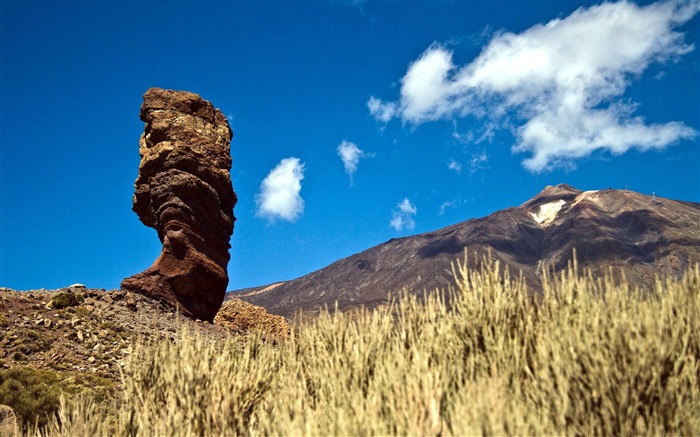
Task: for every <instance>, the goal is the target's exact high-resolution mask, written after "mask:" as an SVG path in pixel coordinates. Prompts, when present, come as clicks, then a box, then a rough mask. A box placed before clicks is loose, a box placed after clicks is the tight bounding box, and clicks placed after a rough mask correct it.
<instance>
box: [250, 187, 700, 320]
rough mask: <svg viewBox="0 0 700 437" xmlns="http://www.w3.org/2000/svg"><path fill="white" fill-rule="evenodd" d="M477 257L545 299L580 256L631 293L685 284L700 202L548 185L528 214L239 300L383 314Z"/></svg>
mask: <svg viewBox="0 0 700 437" xmlns="http://www.w3.org/2000/svg"><path fill="white" fill-rule="evenodd" d="M465 250H467V251H468V252H469V259H468V260H466V261H467V262H468V264H469V268H475V267H477V265H478V264H479V263H480V262H481V259H482V257H484V256H489V257H490V258H491V259H496V260H499V261H500V262H501V263H502V265H504V266H506V267H507V268H508V269H509V270H510V272H511V273H515V275H516V276H517V275H518V272H521V273H522V278H523V280H524V281H525V282H526V284H527V286H528V290H530V291H533V292H537V290H540V289H541V286H542V282H541V281H542V275H543V274H545V273H546V272H547V271H548V270H549V269H550V268H551V269H553V270H554V271H559V270H562V269H565V268H566V267H567V265H568V263H569V262H570V261H571V259H572V257H573V253H574V250H575V251H576V257H577V259H578V264H579V266H580V267H581V268H586V269H590V270H591V272H592V274H593V275H594V276H601V275H603V274H607V273H609V272H613V274H614V275H616V276H619V275H620V274H621V272H624V275H625V277H626V278H627V281H628V282H629V283H630V284H631V286H632V287H635V286H638V287H640V288H644V287H645V286H646V285H647V284H650V283H653V282H654V277H655V275H666V276H675V277H678V276H680V275H682V274H683V273H684V271H685V270H687V269H688V268H691V267H692V266H694V265H695V264H696V263H699V262H700V204H698V203H693V202H680V201H676V200H671V199H664V198H661V197H656V196H647V195H644V194H640V193H636V192H633V191H627V190H613V189H604V190H590V191H581V190H579V189H576V188H574V187H571V186H569V185H566V184H559V185H556V186H548V187H545V188H544V189H543V190H542V191H541V192H540V193H539V194H537V195H536V196H535V197H533V198H532V199H530V200H528V201H527V202H525V203H524V204H522V205H521V206H520V207H516V208H507V209H504V210H501V211H496V212H494V213H493V214H491V215H489V216H487V217H483V218H478V219H472V220H468V221H465V222H462V223H457V224H454V225H452V226H448V227H446V228H443V229H438V230H436V231H433V232H428V233H424V234H419V235H414V236H409V237H403V238H401V239H396V240H390V241H388V242H386V243H384V244H381V245H379V246H376V247H373V248H370V249H367V250H365V251H363V252H360V253H357V254H355V255H352V256H350V257H347V258H345V259H342V260H339V261H336V262H335V263H333V264H331V265H329V266H327V267H325V268H323V269H321V270H318V271H316V272H313V273H310V274H308V275H306V276H303V277H301V278H298V279H295V280H292V281H288V282H285V283H283V284H280V285H279V286H276V287H274V289H269V290H268V291H264V292H262V291H261V292H260V293H255V294H250V295H240V298H241V299H242V300H244V301H248V302H250V303H253V304H256V305H259V306H262V307H265V308H266V309H267V310H268V312H270V313H273V314H281V315H284V316H287V317H292V316H293V315H294V313H295V311H297V310H302V311H305V312H307V311H310V312H314V311H316V310H317V309H318V308H319V307H323V306H325V305H327V306H328V307H329V308H333V307H334V306H335V304H336V302H337V304H338V308H339V309H340V310H341V311H342V310H347V309H352V308H355V307H358V306H365V307H368V308H375V307H378V306H381V305H384V304H386V302H387V296H388V295H389V293H393V292H396V291H399V290H402V289H407V290H410V292H411V293H415V294H419V295H420V294H423V293H425V292H427V291H433V290H435V289H446V288H447V287H449V286H451V285H453V284H454V278H453V277H452V269H451V264H452V263H453V262H454V261H455V260H456V259H458V258H462V257H463V256H464V252H465Z"/></svg>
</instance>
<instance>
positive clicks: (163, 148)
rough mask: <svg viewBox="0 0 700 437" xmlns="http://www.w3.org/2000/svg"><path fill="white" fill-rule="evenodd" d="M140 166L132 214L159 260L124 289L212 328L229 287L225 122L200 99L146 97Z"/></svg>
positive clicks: (164, 94)
mask: <svg viewBox="0 0 700 437" xmlns="http://www.w3.org/2000/svg"><path fill="white" fill-rule="evenodd" d="M143 100H144V101H143V105H142V106H141V120H143V121H144V122H146V127H145V131H144V133H143V135H142V136H141V141H140V155H141V163H140V165H139V175H138V178H137V179H136V182H135V187H136V192H135V194H134V199H133V210H134V211H135V212H136V213H137V214H138V216H139V218H140V219H141V221H142V222H143V223H144V224H145V225H146V226H150V227H153V228H155V229H156V230H157V231H158V237H159V238H160V240H161V242H162V243H163V249H162V252H161V255H160V256H159V257H158V259H156V261H155V262H154V263H153V265H152V266H151V267H150V268H148V269H147V270H145V271H143V272H141V273H138V274H136V275H134V276H131V277H129V278H126V279H124V281H123V282H122V285H121V288H122V289H124V290H127V291H131V292H137V293H140V294H143V295H146V296H150V297H153V298H156V299H158V300H160V301H162V302H165V303H167V304H168V305H170V306H172V307H176V308H179V310H180V312H181V313H182V314H184V315H186V316H188V317H192V318H197V319H203V320H208V321H211V320H213V319H214V316H215V315H216V312H217V311H218V310H219V308H220V307H221V303H222V302H223V300H224V295H225V292H226V286H227V285H228V274H227V271H226V268H227V265H228V262H229V259H230V256H229V248H230V245H229V240H230V237H231V234H232V233H233V222H234V220H235V218H234V216H233V207H234V205H235V204H236V200H237V199H236V194H235V193H234V191H233V187H232V186H231V177H230V170H231V156H230V146H229V142H230V140H231V137H232V132H231V129H230V127H229V125H228V121H227V120H226V117H225V116H224V115H223V114H222V113H221V111H220V110H218V109H216V108H214V106H213V105H212V104H211V103H210V102H208V101H206V100H204V99H202V98H201V97H200V96H199V95H197V94H194V93H190V92H186V91H172V90H164V89H159V88H151V89H149V90H148V91H147V92H146V94H145V95H144V96H143Z"/></svg>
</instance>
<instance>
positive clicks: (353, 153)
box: [338, 140, 370, 181]
mask: <svg viewBox="0 0 700 437" xmlns="http://www.w3.org/2000/svg"><path fill="white" fill-rule="evenodd" d="M338 156H340V159H342V160H343V165H344V166H345V173H347V174H348V176H349V177H350V181H352V176H353V175H354V174H355V172H356V171H357V164H358V163H359V162H360V159H361V158H365V157H369V156H370V155H369V154H367V153H365V152H364V151H362V150H360V148H359V147H357V144H355V143H351V142H350V141H345V140H343V142H341V143H340V145H339V146H338Z"/></svg>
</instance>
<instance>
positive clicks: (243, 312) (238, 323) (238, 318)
mask: <svg viewBox="0 0 700 437" xmlns="http://www.w3.org/2000/svg"><path fill="white" fill-rule="evenodd" d="M214 324H216V325H219V326H223V327H224V328H226V329H228V330H229V331H230V332H232V333H237V334H244V333H246V332H249V331H258V332H262V333H265V334H268V335H271V336H272V337H277V338H286V337H289V335H290V334H291V326H290V325H289V323H287V320H286V319H285V318H284V317H282V316H277V315H274V314H269V313H268V312H267V311H266V310H265V308H263V307H259V306H255V305H251V304H249V303H247V302H243V301H242V300H240V299H231V300H228V301H226V302H224V304H223V305H222V306H221V309H220V310H219V312H218V313H217V314H216V317H215V318H214Z"/></svg>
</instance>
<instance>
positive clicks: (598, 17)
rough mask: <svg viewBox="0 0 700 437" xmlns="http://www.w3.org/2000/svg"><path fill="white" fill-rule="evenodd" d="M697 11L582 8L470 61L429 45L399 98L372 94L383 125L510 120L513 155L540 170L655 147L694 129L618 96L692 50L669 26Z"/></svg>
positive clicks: (497, 40)
mask: <svg viewBox="0 0 700 437" xmlns="http://www.w3.org/2000/svg"><path fill="white" fill-rule="evenodd" d="M699 10H700V0H691V1H682V0H678V1H674V0H667V1H660V2H657V3H653V4H650V5H647V6H637V5H635V4H633V3H630V2H627V1H619V2H617V3H603V4H600V5H597V6H592V7H590V8H580V9H578V10H576V11H575V12H574V13H572V14H571V15H569V16H568V17H566V18H562V19H554V20H552V21H550V22H548V23H546V24H538V25H535V26H533V27H531V28H530V29H527V30H525V31H524V32H522V33H520V34H514V33H509V32H504V33H499V34H496V35H495V36H494V37H493V38H492V39H491V41H490V42H489V43H488V44H487V45H486V47H484V49H483V50H482V52H481V54H480V55H479V56H478V57H477V58H476V59H474V60H473V61H472V62H471V63H469V64H467V65H464V66H457V65H455V64H454V63H453V61H452V52H451V51H450V50H448V49H447V48H446V47H444V46H441V45H438V44H434V45H432V46H430V47H428V49H427V50H426V51H425V52H424V53H423V54H422V55H421V56H420V57H419V58H418V59H417V60H416V61H414V62H413V63H412V64H411V65H410V66H409V68H408V70H407V72H406V75H405V76H404V77H403V79H402V80H401V97H400V100H399V101H398V102H384V101H381V100H379V99H377V98H375V97H371V98H370V99H369V101H368V103H367V105H368V107H369V110H370V113H371V114H372V115H373V116H374V117H375V118H376V119H377V120H380V121H382V122H385V123H386V122H388V121H390V120H391V119H392V118H400V119H401V120H403V121H404V122H410V123H413V124H420V123H424V122H428V121H432V120H438V119H451V118H454V117H463V116H467V115H471V116H476V117H488V118H489V119H490V120H501V121H512V120H510V119H509V117H514V118H515V122H516V123H518V124H519V127H518V128H516V130H515V135H516V144H515V145H514V146H513V151H515V152H519V153H529V154H530V155H531V156H530V157H529V158H527V159H525V160H524V161H523V166H524V167H525V168H527V169H528V170H530V171H533V172H539V171H543V170H547V169H551V168H552V167H555V166H558V165H567V164H570V163H571V162H572V161H573V160H575V159H577V158H582V157H584V156H587V155H589V154H590V153H592V152H593V151H595V150H599V149H602V150H607V151H609V152H611V153H613V154H621V153H624V152H626V151H627V150H629V149H630V148H637V149H639V150H642V151H644V150H648V149H661V148H664V147H666V146H668V145H670V144H672V143H674V142H676V141H678V140H682V139H691V138H694V137H696V136H697V132H696V131H695V130H693V129H691V128H690V127H688V126H686V125H684V124H683V123H680V122H669V123H661V124H654V123H652V124H649V123H646V122H645V120H643V119H642V118H641V117H635V116H634V115H633V112H634V110H635V104H634V103H628V102H626V101H624V100H623V99H622V98H621V96H622V95H623V94H624V92H625V90H626V89H627V87H628V86H629V84H630V82H631V81H632V80H634V79H636V78H639V77H640V75H641V74H642V73H643V72H644V70H645V69H646V68H647V67H648V66H649V65H650V64H652V63H655V62H659V63H663V62H667V61H672V60H675V59H678V58H679V57H680V56H682V55H685V54H687V53H688V52H690V51H692V50H693V49H694V47H693V46H692V45H689V44H686V43H685V41H684V35H683V34H682V33H680V32H676V31H674V28H675V27H677V26H679V25H682V24H683V23H685V22H687V21H688V20H689V19H691V18H692V17H693V16H694V15H695V14H696V13H697V12H698V11H699Z"/></svg>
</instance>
